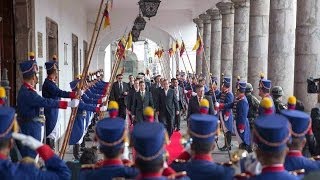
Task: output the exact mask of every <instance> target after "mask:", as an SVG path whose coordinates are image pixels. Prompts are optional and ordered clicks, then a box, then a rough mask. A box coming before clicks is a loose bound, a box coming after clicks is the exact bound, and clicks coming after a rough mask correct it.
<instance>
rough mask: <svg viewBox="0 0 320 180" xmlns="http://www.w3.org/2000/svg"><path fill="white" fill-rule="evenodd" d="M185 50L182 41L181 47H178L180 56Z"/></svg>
mask: <svg viewBox="0 0 320 180" xmlns="http://www.w3.org/2000/svg"><path fill="white" fill-rule="evenodd" d="M185 51H186V46H185V44H184V42H183V41H182V43H181V47H180V57H182V55H183V53H184V52H185Z"/></svg>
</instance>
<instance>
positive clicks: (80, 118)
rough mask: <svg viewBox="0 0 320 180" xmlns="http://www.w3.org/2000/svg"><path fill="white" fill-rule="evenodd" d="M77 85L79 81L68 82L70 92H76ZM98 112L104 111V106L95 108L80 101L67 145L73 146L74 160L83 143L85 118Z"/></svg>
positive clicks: (77, 158)
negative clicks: (89, 113) (88, 114)
mask: <svg viewBox="0 0 320 180" xmlns="http://www.w3.org/2000/svg"><path fill="white" fill-rule="evenodd" d="M78 83H79V80H74V81H72V82H70V88H71V89H72V91H74V92H76V91H78ZM100 111H106V108H105V107H104V106H102V107H97V106H96V105H95V104H85V103H84V102H83V101H82V100H80V103H79V107H78V111H77V115H76V118H75V121H74V124H73V126H72V131H71V135H70V140H69V145H74V146H73V156H74V158H75V159H76V160H79V158H80V156H79V150H80V144H81V143H82V141H83V137H84V134H85V129H86V127H87V125H86V123H87V121H86V118H87V113H88V112H100Z"/></svg>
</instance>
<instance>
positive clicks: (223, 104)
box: [0, 57, 320, 180]
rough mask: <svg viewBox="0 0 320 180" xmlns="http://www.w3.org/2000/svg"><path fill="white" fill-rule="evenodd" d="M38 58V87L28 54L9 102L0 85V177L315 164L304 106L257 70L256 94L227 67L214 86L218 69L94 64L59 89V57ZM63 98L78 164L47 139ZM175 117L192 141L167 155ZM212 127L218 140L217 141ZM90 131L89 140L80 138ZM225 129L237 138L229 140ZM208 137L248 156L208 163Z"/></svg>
mask: <svg viewBox="0 0 320 180" xmlns="http://www.w3.org/2000/svg"><path fill="white" fill-rule="evenodd" d="M45 67H46V70H47V78H46V79H45V81H44V83H43V85H42V96H40V95H39V94H38V93H37V91H36V90H35V89H34V87H35V85H36V84H37V83H38V77H37V63H36V61H35V60H34V57H30V60H28V61H24V62H22V63H21V64H20V70H21V73H22V76H23V84H22V86H21V88H20V89H19V92H18V96H17V107H16V108H12V107H8V106H6V98H5V91H4V89H3V88H0V120H1V123H0V174H1V178H2V179H71V178H72V179H110V180H111V179H118V178H120V179H146V180H149V179H150V180H151V179H195V180H206V179H208V180H209V179H226V180H228V179H274V180H276V179H283V178H286V179H288V180H289V179H300V178H303V177H305V178H308V176H309V175H313V174H314V173H317V171H319V170H320V161H319V162H318V161H316V160H317V158H314V159H313V160H311V159H310V158H309V157H310V156H315V155H318V153H319V146H318V145H317V143H316V140H315V138H314V136H313V132H312V125H311V124H312V123H311V118H310V115H309V114H307V113H305V112H303V110H304V108H303V104H302V102H300V101H298V100H297V99H296V98H295V97H294V96H290V97H289V99H288V101H287V103H284V102H283V100H282V96H283V90H282V88H281V87H280V86H272V82H271V81H270V80H268V79H266V78H264V77H263V76H261V78H260V79H257V81H259V89H257V90H258V91H259V96H260V98H257V97H255V96H254V95H253V94H252V92H253V87H252V85H251V84H250V83H247V82H245V81H241V80H240V78H239V79H238V81H237V83H236V86H235V87H234V88H233V89H234V92H233V91H232V89H231V85H232V79H231V78H230V77H228V76H224V75H223V76H222V77H221V87H219V85H218V84H219V82H218V78H220V77H211V79H210V80H206V79H205V77H202V76H201V75H199V76H195V75H192V74H188V73H184V72H178V73H177V76H176V77H175V78H172V79H170V80H169V79H166V78H163V77H162V76H161V75H155V76H154V77H150V72H147V73H146V74H144V73H139V74H138V75H137V76H136V77H134V76H133V75H130V76H129V77H128V79H129V82H124V81H123V79H124V76H123V74H118V75H116V81H115V82H114V83H113V84H112V85H110V84H109V83H108V82H105V81H103V75H104V74H103V71H102V70H98V71H96V72H94V73H90V74H89V75H88V76H87V77H81V76H80V77H79V78H78V79H75V80H73V81H72V82H70V89H71V91H63V90H61V89H60V88H59V87H58V86H57V83H56V81H57V78H58V70H59V67H58V63H57V61H55V60H52V61H49V62H47V63H46V64H45ZM81 79H84V82H82V81H81ZM208 81H209V82H210V83H208V84H207V82H208ZM109 88H110V89H109ZM109 90H110V91H109ZM109 92H110V93H109ZM108 93H109V94H108ZM61 98H64V99H70V100H68V101H64V100H61ZM258 99H261V101H259V100H258ZM68 107H70V108H77V109H78V110H77V114H76V115H75V121H74V124H73V126H72V129H71V135H70V140H69V145H72V146H73V156H74V159H75V160H79V161H80V163H73V162H71V163H70V162H68V163H67V164H68V166H67V164H66V163H65V162H64V161H63V160H61V159H60V158H59V157H58V156H57V155H56V154H55V152H57V148H56V147H55V142H56V141H57V140H58V139H57V138H58V137H57V134H58V132H59V109H66V108H68ZM181 121H187V132H188V135H189V137H190V139H191V141H190V146H186V148H185V149H184V151H182V152H181V154H180V155H179V156H178V157H177V158H176V159H175V160H174V161H173V162H169V161H168V156H167V150H166V145H168V144H170V138H171V136H172V135H173V133H174V132H177V133H179V132H181V128H182V127H181ZM220 130H221V132H222V135H220V137H223V138H224V142H225V144H224V146H223V147H219V146H218V143H217V138H218V134H219V133H218V132H219V131H220ZM90 133H94V139H93V140H94V141H95V142H94V144H95V145H97V147H93V148H88V147H86V143H85V142H86V141H87V140H92V139H91V138H90V135H89V134H90ZM232 137H235V139H236V141H237V142H238V144H239V146H238V147H234V146H233V145H232ZM216 146H218V148H219V150H220V151H228V152H229V153H230V151H231V150H232V149H240V150H243V151H245V152H247V153H248V154H249V155H248V156H246V157H243V158H240V159H239V161H238V162H233V163H234V164H230V163H228V164H220V163H216V162H214V161H213V155H212V151H213V150H214V149H215V147H216ZM81 151H83V153H82V154H81V153H80V152H81ZM98 151H99V152H100V153H101V154H102V155H103V159H99V158H98V156H97V152H98ZM20 154H21V158H19V157H20ZM129 154H131V155H129ZM29 158H32V159H33V160H30V159H29ZM235 163H236V164H235ZM75 169H76V170H75ZM302 169H303V171H302ZM71 171H72V173H71Z"/></svg>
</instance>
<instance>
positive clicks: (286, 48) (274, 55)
mask: <svg viewBox="0 0 320 180" xmlns="http://www.w3.org/2000/svg"><path fill="white" fill-rule="evenodd" d="M296 8H297V0H281V1H279V0H271V1H270V22H269V55H268V77H269V79H270V80H271V81H272V85H273V86H275V85H278V86H281V87H282V88H283V91H284V101H286V100H287V98H288V96H291V95H293V85H294V59H295V39H296V37H295V32H296V31H295V30H296V10H297V9H296Z"/></svg>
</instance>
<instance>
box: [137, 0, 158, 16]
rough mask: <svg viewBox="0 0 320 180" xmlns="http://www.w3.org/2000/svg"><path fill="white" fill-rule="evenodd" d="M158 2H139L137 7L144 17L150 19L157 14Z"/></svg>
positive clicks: (156, 0) (154, 0)
mask: <svg viewBox="0 0 320 180" xmlns="http://www.w3.org/2000/svg"><path fill="white" fill-rule="evenodd" d="M160 3H161V1H160V0H140V1H139V6H140V9H141V12H142V15H143V16H144V17H148V18H149V20H150V18H151V17H153V16H155V15H156V14H157V11H158V8H159V6H160Z"/></svg>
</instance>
